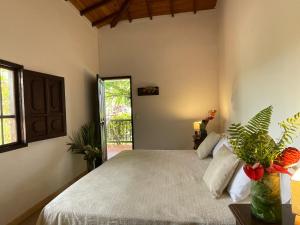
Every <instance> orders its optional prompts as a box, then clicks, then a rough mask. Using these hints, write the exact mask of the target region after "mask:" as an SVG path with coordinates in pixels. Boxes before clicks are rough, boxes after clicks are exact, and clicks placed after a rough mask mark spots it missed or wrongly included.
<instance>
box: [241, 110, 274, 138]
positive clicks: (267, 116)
mask: <svg viewBox="0 0 300 225" xmlns="http://www.w3.org/2000/svg"><path fill="white" fill-rule="evenodd" d="M272 112H273V106H269V107H267V108H265V109H263V110H261V111H260V112H259V113H257V114H256V115H255V116H254V117H252V118H251V119H250V120H249V122H248V124H247V125H246V126H245V128H246V129H247V130H248V131H249V132H250V133H251V134H255V133H258V132H264V133H268V131H269V126H270V123H271V116H272Z"/></svg>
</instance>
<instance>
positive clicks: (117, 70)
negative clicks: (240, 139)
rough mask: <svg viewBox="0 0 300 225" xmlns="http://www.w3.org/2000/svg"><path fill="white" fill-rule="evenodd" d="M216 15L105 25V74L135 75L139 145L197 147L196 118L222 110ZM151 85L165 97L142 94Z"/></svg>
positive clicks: (102, 41)
mask: <svg viewBox="0 0 300 225" xmlns="http://www.w3.org/2000/svg"><path fill="white" fill-rule="evenodd" d="M217 19H218V18H217V14H216V11H215V10H209V11H202V12H198V13H197V14H196V15H194V14H193V13H184V14H176V15H175V18H172V17H171V16H160V17H154V18H153V20H152V21H151V20H149V19H148V18H146V19H140V20H134V21H133V22H132V23H128V22H122V23H120V24H118V26H117V27H116V28H115V29H111V28H110V27H104V28H101V29H100V31H99V33H100V34H99V38H100V72H101V74H102V76H120V75H131V76H132V81H133V94H134V96H133V107H134V112H135V118H134V125H135V148H137V149H140V148H142V149H192V147H193V143H192V135H193V129H192V122H193V121H195V120H199V119H202V118H204V117H205V116H206V115H207V111H208V110H209V109H212V108H216V109H218V105H219V102H218V70H217V68H218V48H217V44H218V43H217ZM148 85H155V86H159V88H160V95H159V96H147V97H138V96H137V88H138V87H143V86H148ZM209 126H210V129H215V130H216V129H218V120H215V121H213V122H212V123H211V124H210V125H209Z"/></svg>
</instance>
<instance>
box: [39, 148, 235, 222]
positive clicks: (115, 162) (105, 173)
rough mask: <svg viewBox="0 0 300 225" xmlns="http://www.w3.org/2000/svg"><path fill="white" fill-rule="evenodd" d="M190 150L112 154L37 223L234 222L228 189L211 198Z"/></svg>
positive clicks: (204, 163) (201, 162)
mask: <svg viewBox="0 0 300 225" xmlns="http://www.w3.org/2000/svg"><path fill="white" fill-rule="evenodd" d="M209 162H210V159H205V160H200V159H199V158H198V157H197V155H196V153H195V151H193V150H134V151H124V152H122V153H120V154H118V155H116V156H115V157H114V158H112V159H111V160H109V161H107V162H105V163H104V164H103V165H102V166H100V167H99V168H97V169H95V170H94V171H92V172H90V173H89V174H87V175H86V176H84V177H83V178H81V179H80V180H79V181H77V182H76V183H75V184H73V185H72V186H70V187H69V188H68V189H66V190H65V191H64V192H62V193H61V194H60V195H58V196H57V197H56V198H55V199H54V200H52V201H51V202H50V203H49V204H48V205H47V206H46V207H45V208H44V209H43V210H42V212H41V214H40V217H39V219H38V223H37V224H38V225H112V224H113V225H187V224H191V225H233V224H235V221H234V218H233V216H232V215H231V213H230V211H229V208H228V205H229V204H230V203H231V201H230V198H229V196H228V195H226V194H224V195H223V196H222V197H221V198H220V199H218V200H216V199H214V198H213V197H212V196H211V194H210V193H209V191H208V189H207V187H206V185H205V183H204V182H203V181H202V176H203V174H204V172H205V169H206V168H207V166H208V164H209Z"/></svg>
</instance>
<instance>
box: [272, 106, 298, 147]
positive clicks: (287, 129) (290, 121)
mask: <svg viewBox="0 0 300 225" xmlns="http://www.w3.org/2000/svg"><path fill="white" fill-rule="evenodd" d="M279 126H280V127H281V128H282V129H283V130H284V131H283V134H282V136H281V139H280V141H279V142H278V144H277V147H278V148H279V149H284V148H285V147H287V145H289V144H291V143H292V142H293V139H294V138H295V137H297V136H298V135H299V133H300V112H298V113H297V114H295V115H294V116H292V117H290V118H287V119H286V120H284V121H282V122H280V123H279Z"/></svg>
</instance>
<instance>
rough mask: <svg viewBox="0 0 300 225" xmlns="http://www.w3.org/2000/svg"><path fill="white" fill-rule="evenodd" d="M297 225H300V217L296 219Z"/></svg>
mask: <svg viewBox="0 0 300 225" xmlns="http://www.w3.org/2000/svg"><path fill="white" fill-rule="evenodd" d="M295 225H300V216H298V215H296V217H295Z"/></svg>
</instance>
